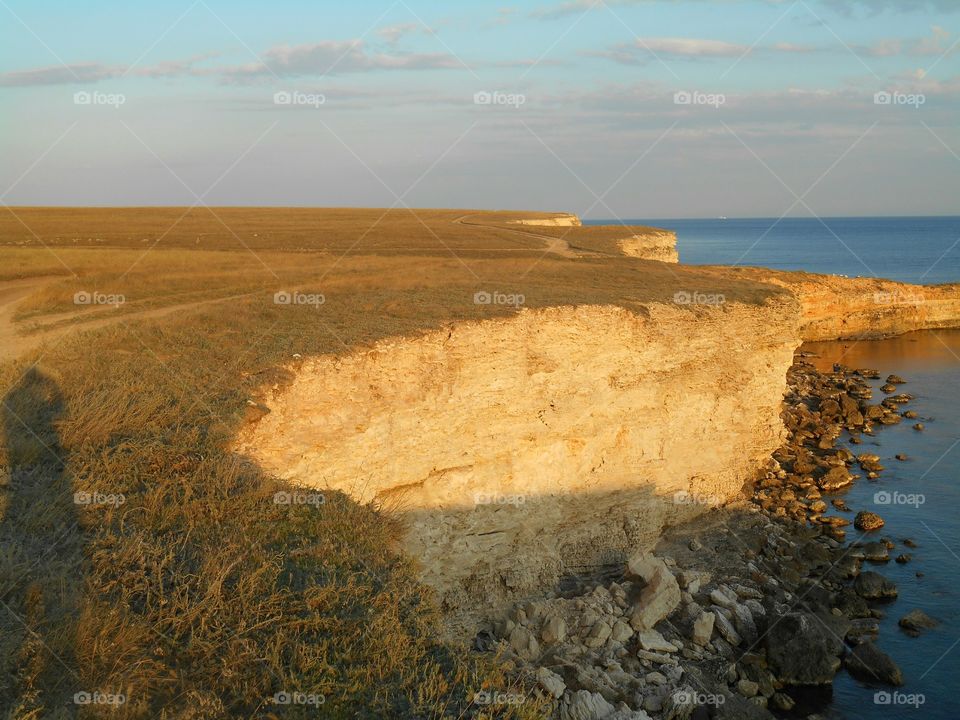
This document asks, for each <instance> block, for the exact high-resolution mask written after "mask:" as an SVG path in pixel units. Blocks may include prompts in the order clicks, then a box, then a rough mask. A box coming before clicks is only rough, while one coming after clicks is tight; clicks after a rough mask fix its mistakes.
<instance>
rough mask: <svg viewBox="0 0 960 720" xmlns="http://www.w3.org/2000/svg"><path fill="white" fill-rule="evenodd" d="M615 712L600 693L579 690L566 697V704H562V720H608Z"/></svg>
mask: <svg viewBox="0 0 960 720" xmlns="http://www.w3.org/2000/svg"><path fill="white" fill-rule="evenodd" d="M615 710H616V709H615V708H614V707H613V705H611V704H610V703H608V702H607V701H606V700H604V699H603V695H601V694H600V693H592V692H590V691H589V690H577V691H576V692H575V693H570V692H568V693H567V694H566V695H564V702H563V703H561V704H560V720H607V718H609V717H610V716H611V715H613V713H614V712H615Z"/></svg>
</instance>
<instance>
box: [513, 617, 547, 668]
mask: <svg viewBox="0 0 960 720" xmlns="http://www.w3.org/2000/svg"><path fill="white" fill-rule="evenodd" d="M510 647H512V648H513V649H514V651H515V652H516V653H517V655H519V656H520V657H522V658H523V659H524V660H533V659H534V658H535V657H537V656H538V655H539V654H540V643H538V642H537V639H536V638H535V637H534V636H533V633H531V632H530V631H529V630H527V629H526V628H525V627H523V626H521V625H518V626H517V627H515V628H514V629H513V632H512V633H510Z"/></svg>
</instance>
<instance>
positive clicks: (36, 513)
mask: <svg viewBox="0 0 960 720" xmlns="http://www.w3.org/2000/svg"><path fill="white" fill-rule="evenodd" d="M64 412H65V403H64V399H63V395H62V394H61V392H60V388H59V386H58V385H57V383H56V382H55V381H54V380H53V379H52V378H51V377H50V376H48V375H46V374H44V373H43V372H41V371H40V370H38V369H37V368H36V367H32V368H31V369H29V370H28V371H27V372H26V373H25V374H24V375H23V376H22V377H21V379H20V380H19V381H18V382H17V383H16V385H14V386H13V387H12V388H11V389H10V391H9V392H8V393H7V394H6V396H5V397H4V398H3V402H2V406H0V415H2V422H3V441H4V450H5V454H6V457H5V460H6V467H5V473H4V474H3V475H0V481H2V482H3V485H4V487H2V494H0V513H2V519H0V548H2V553H0V707H3V708H5V709H6V711H7V712H8V713H9V717H18V718H19V717H31V718H32V717H37V718H39V717H44V718H48V717H70V716H72V715H73V710H72V708H73V706H72V704H71V703H72V701H73V697H72V695H73V693H74V692H75V690H76V688H77V686H78V669H77V663H76V658H75V654H74V644H75V626H76V621H77V616H78V614H79V607H80V601H79V598H80V594H81V590H82V564H83V548H82V536H81V531H80V527H79V524H78V517H77V508H76V504H75V502H74V500H75V499H74V495H73V488H72V483H71V480H70V477H69V476H68V473H67V453H66V451H65V450H64V448H63V446H62V445H61V442H60V434H59V432H58V429H57V426H58V422H59V421H60V420H61V419H62V418H63V416H64Z"/></svg>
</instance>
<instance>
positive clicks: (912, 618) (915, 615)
mask: <svg viewBox="0 0 960 720" xmlns="http://www.w3.org/2000/svg"><path fill="white" fill-rule="evenodd" d="M899 624H900V627H902V628H903V629H904V630H906V631H907V632H908V633H910V634H913V635H919V634H920V631H921V630H929V629H930V628H935V627H936V626H937V625H939V624H940V623H939V622H938V621H937V620H935V619H934V618H932V617H930V616H929V615H927V614H926V613H925V612H924V611H923V610H911V611H910V612H908V613H907V614H906V615H904V616H903V617H902V618H900V623H899Z"/></svg>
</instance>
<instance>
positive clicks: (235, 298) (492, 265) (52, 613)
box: [0, 208, 781, 720]
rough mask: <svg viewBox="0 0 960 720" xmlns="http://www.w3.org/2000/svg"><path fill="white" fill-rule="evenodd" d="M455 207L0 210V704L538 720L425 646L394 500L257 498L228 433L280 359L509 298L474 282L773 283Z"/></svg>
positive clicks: (274, 380)
mask: <svg viewBox="0 0 960 720" xmlns="http://www.w3.org/2000/svg"><path fill="white" fill-rule="evenodd" d="M465 215H470V216H471V217H472V218H473V220H474V221H476V219H477V218H478V217H480V216H482V215H483V213H481V212H479V211H470V210H463V211H450V210H417V211H416V212H413V211H408V210H389V211H385V210H355V209H330V210H310V209H250V208H245V209H231V208H213V209H209V208H194V209H187V208H137V209H109V208H103V209H71V208H12V209H5V210H3V211H2V212H0V310H2V312H0V342H2V343H3V344H4V347H3V348H2V354H0V395H2V397H3V401H2V406H0V412H2V423H3V442H2V443H0V664H2V668H0V718H6V719H10V720H12V719H14V718H16V719H18V720H35V719H39V718H48V717H49V718H68V717H81V718H84V717H91V718H95V717H110V718H227V717H263V718H270V717H334V718H340V717H342V718H356V717H359V718H366V717H370V718H388V717H403V718H466V717H516V718H534V717H541V716H542V709H541V708H540V706H539V705H538V703H537V701H536V700H535V699H534V698H533V697H532V696H531V701H530V702H528V703H525V704H523V705H519V706H502V707H478V706H476V705H475V704H474V703H473V696H474V694H475V693H476V692H477V691H479V690H481V689H484V688H497V689H508V688H514V689H516V688H521V689H526V688H527V687H528V684H529V679H527V678H523V677H518V676H516V674H515V673H512V672H511V667H510V666H509V664H505V663H500V662H498V661H497V660H496V658H491V657H487V656H485V655H481V654H478V653H474V652H472V651H470V649H469V648H462V647H451V646H447V645H444V644H442V643H440V642H439V641H438V640H437V637H438V633H437V630H436V629H437V626H438V623H439V622H440V616H439V611H438V608H437V606H436V603H435V601H434V599H433V597H432V595H431V592H430V590H429V588H427V587H425V586H423V585H422V584H421V583H420V582H419V580H418V574H417V567H416V558H411V557H407V556H405V555H404V554H403V553H402V552H401V551H400V550H399V549H398V538H399V537H400V534H401V533H402V518H400V517H397V516H395V515H393V514H392V513H390V512H387V511H385V510H384V509H383V508H379V507H375V506H369V505H360V504H357V503H356V502H354V501H353V500H351V499H350V498H348V497H346V496H342V495H335V494H330V495H328V496H327V502H326V504H325V505H323V506H320V507H315V506H311V505H302V506H289V505H278V504H276V503H275V502H274V494H275V493H276V492H278V491H281V490H283V489H284V486H283V484H282V483H281V482H280V481H278V480H277V479H276V478H273V477H270V476H269V475H267V474H266V473H265V472H264V471H262V470H261V469H260V468H259V467H257V466H256V465H255V464H253V463H251V462H250V461H248V460H246V459H245V458H243V457H238V456H237V455H235V454H234V453H232V452H231V450H230V446H231V441H232V439H233V437H234V435H235V434H236V432H237V430H238V428H240V427H241V426H242V425H243V424H244V423H246V422H250V421H251V418H252V417H254V416H255V415H256V412H255V408H254V407H253V406H252V404H251V403H252V402H253V401H252V398H254V397H256V395H257V392H258V389H259V388H262V387H264V386H265V385H266V386H270V385H274V384H279V385H282V384H284V383H286V382H288V381H289V379H290V377H291V376H292V375H291V374H292V373H293V372H295V369H296V366H297V363H298V361H299V359H300V358H303V357H307V356H311V355H319V354H339V353H345V352H350V351H353V350H355V349H358V348H363V347H367V346H369V345H370V344H371V343H374V342H376V341H377V340H380V339H383V338H387V337H391V336H398V335H415V334H418V333H423V332H426V331H430V330H435V329H438V328H442V327H444V326H445V325H448V324H450V323H456V322H465V321H481V320H490V319H494V318H496V317H506V316H509V315H511V314H513V313H515V312H517V310H516V309H515V308H513V307H507V306H497V305H482V304H481V305H477V304H475V303H474V294H475V293H477V292H479V291H501V292H505V293H522V294H523V295H524V297H525V308H526V309H534V310H535V309H536V308H538V307H547V306H552V305H564V304H566V305H571V304H573V305H575V304H618V305H622V306H624V307H628V308H631V309H634V310H636V311H637V312H643V306H644V305H645V304H647V303H650V302H670V301H671V298H672V296H673V294H674V293H675V292H677V291H678V290H697V291H702V292H713V293H723V294H724V295H725V296H726V298H727V301H728V303H729V302H745V303H757V304H759V303H763V302H764V301H765V300H766V299H768V298H770V297H771V296H772V295H775V294H777V293H779V292H781V291H779V290H777V289H775V288H772V287H770V286H766V285H762V284H760V283H757V282H754V281H751V280H749V279H728V278H723V277H720V276H718V275H717V274H715V273H713V274H711V273H707V272H704V271H698V270H696V269H692V268H684V267H681V266H677V265H668V264H664V263H658V262H654V261H642V260H635V259H630V258H624V257H617V256H614V255H613V254H609V255H607V254H603V253H587V254H584V255H583V256H582V257H567V256H560V255H558V254H556V253H554V252H551V251H550V249H549V248H550V238H558V237H559V238H562V237H563V236H564V230H569V229H567V228H537V227H527V228H525V230H527V231H529V232H528V233H526V234H524V233H517V232H514V231H512V230H511V229H509V228H508V227H507V226H506V225H505V223H506V221H507V220H508V219H509V218H510V217H514V216H518V217H540V216H542V217H549V216H550V214H549V213H543V214H540V213H522V214H510V213H498V214H491V215H490V217H488V218H486V222H483V218H482V217H480V220H481V222H480V223H479V224H464V223H462V222H458V219H460V218H463V216H465ZM541 230H542V231H543V232H542V233H541V232H540V231H541ZM572 230H573V233H574V235H573V236H571V238H568V239H572V237H582V238H585V239H586V240H587V241H589V239H590V237H591V235H590V234H591V232H592V231H591V229H589V228H575V229H572ZM593 232H595V234H596V239H597V240H598V241H605V240H606V239H607V238H608V236H609V234H610V232H611V231H610V230H605V229H598V230H596V231H593ZM571 247H574V249H575V243H572V242H571ZM277 293H286V294H287V295H286V297H294V298H304V297H313V298H318V297H321V296H322V303H321V302H319V301H314V302H310V301H304V302H303V303H302V304H299V303H298V301H297V300H294V301H293V302H290V303H285V302H283V301H282V298H283V297H284V296H283V295H281V296H280V298H281V301H280V302H278V301H277V297H278V296H277V295H276V294H277ZM78 298H79V300H78ZM111 298H112V300H113V301H112V302H110V299H111ZM4 303H5V304H4ZM521 311H523V310H521ZM689 311H690V312H697V309H696V308H690V309H689ZM84 693H86V694H87V697H90V696H93V695H94V694H96V693H99V695H98V696H97V697H98V698H99V700H100V701H102V700H103V698H104V697H107V696H111V697H113V698H114V700H116V702H114V703H112V704H111V703H104V702H100V701H98V702H91V703H89V704H85V703H84V702H83V699H84V695H83V694H84ZM278 693H281V694H282V693H288V694H291V695H292V694H295V693H299V695H298V696H297V697H299V699H300V700H301V701H303V702H293V703H287V704H284V703H283V702H277V700H276V698H277V694H278ZM78 694H80V695H78ZM119 696H123V702H122V703H120V702H119V700H117V698H119ZM78 697H79V698H80V700H79V701H78V700H77V698H78ZM281 697H282V696H281ZM321 703H322V704H321Z"/></svg>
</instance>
